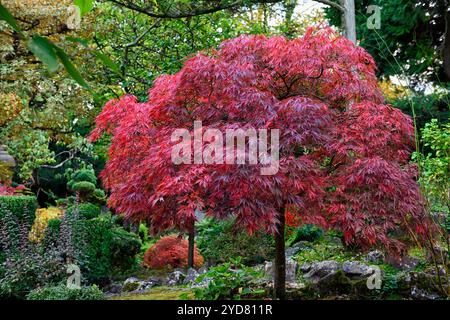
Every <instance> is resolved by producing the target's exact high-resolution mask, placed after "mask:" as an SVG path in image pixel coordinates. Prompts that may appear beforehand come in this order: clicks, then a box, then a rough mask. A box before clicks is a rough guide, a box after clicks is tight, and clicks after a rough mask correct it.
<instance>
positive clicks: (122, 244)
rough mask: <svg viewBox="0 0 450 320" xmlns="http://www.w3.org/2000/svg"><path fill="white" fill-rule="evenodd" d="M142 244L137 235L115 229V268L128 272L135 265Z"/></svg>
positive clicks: (113, 240) (112, 246)
mask: <svg viewBox="0 0 450 320" xmlns="http://www.w3.org/2000/svg"><path fill="white" fill-rule="evenodd" d="M141 246H142V242H141V240H140V239H139V236H138V235H137V234H134V233H131V232H128V231H126V230H125V229H123V228H117V227H114V228H113V229H112V238H111V262H112V265H113V266H114V267H115V268H118V269H121V270H126V269H129V268H131V267H132V266H133V264H134V263H135V260H136V259H135V258H136V255H137V254H138V253H139V251H140V249H141Z"/></svg>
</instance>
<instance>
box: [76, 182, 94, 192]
mask: <svg viewBox="0 0 450 320" xmlns="http://www.w3.org/2000/svg"><path fill="white" fill-rule="evenodd" d="M72 190H73V191H74V192H79V193H83V194H88V193H91V192H94V190H95V184H93V183H90V182H87V181H80V182H75V183H74V184H73V185H72Z"/></svg>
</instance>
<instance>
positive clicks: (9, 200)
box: [0, 196, 37, 228]
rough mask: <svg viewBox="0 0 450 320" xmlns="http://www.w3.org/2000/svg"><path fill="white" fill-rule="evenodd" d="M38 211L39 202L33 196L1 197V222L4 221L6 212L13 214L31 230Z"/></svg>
mask: <svg viewBox="0 0 450 320" xmlns="http://www.w3.org/2000/svg"><path fill="white" fill-rule="evenodd" d="M36 209H37V201H36V198H35V197H33V196H0V220H2V219H4V216H5V214H6V212H11V213H12V214H14V215H15V216H16V217H17V218H18V219H19V220H20V221H22V220H24V222H26V223H27V225H29V226H30V228H31V226H32V225H33V222H34V218H35V212H36Z"/></svg>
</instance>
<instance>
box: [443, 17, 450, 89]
mask: <svg viewBox="0 0 450 320" xmlns="http://www.w3.org/2000/svg"><path fill="white" fill-rule="evenodd" d="M442 56H443V58H444V74H445V77H446V78H447V79H446V80H447V81H450V12H448V11H446V12H445V35H444V46H443V48H442Z"/></svg>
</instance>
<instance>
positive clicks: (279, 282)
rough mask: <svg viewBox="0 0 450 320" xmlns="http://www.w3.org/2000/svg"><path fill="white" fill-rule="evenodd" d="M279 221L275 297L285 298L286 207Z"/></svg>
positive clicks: (282, 210) (276, 235) (276, 240)
mask: <svg viewBox="0 0 450 320" xmlns="http://www.w3.org/2000/svg"><path fill="white" fill-rule="evenodd" d="M278 220H279V223H278V225H277V232H276V233H275V265H274V284H273V285H274V291H275V297H276V298H278V299H281V300H283V299H284V298H285V297H286V253H285V244H284V227H285V216H284V208H282V209H281V210H280V212H279V214H278Z"/></svg>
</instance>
